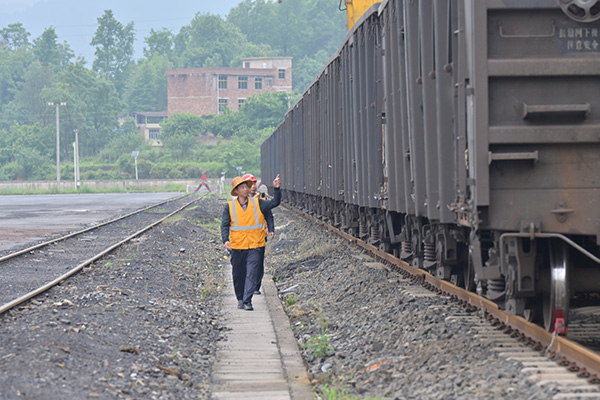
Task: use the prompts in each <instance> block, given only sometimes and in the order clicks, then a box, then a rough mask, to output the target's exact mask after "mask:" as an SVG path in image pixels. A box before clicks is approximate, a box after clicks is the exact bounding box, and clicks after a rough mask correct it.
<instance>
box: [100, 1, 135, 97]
mask: <svg viewBox="0 0 600 400" xmlns="http://www.w3.org/2000/svg"><path fill="white" fill-rule="evenodd" d="M134 41H135V29H134V24H133V22H130V23H128V24H127V25H123V24H122V23H120V22H119V21H117V20H116V19H115V17H114V15H113V12H112V10H105V11H104V14H103V15H102V16H101V17H100V18H98V29H96V33H95V34H94V37H93V38H92V41H91V43H90V44H91V45H92V46H94V47H95V48H96V50H95V52H94V55H95V58H94V63H93V65H92V68H93V70H94V71H96V72H98V73H100V74H101V75H102V76H104V77H107V78H108V79H110V80H111V81H112V82H113V83H114V85H115V87H116V88H117V91H118V92H119V93H121V92H122V90H123V88H124V87H125V82H126V80H127V76H128V72H129V70H130V68H131V65H132V63H133V51H134V49H133V42H134Z"/></svg>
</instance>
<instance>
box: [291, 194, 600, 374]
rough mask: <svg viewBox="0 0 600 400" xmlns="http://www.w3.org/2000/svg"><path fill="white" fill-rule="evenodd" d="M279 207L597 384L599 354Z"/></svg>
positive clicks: (296, 211) (295, 210)
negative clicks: (480, 314) (551, 354)
mask: <svg viewBox="0 0 600 400" xmlns="http://www.w3.org/2000/svg"><path fill="white" fill-rule="evenodd" d="M283 206H284V207H286V208H288V209H290V210H292V211H294V212H295V213H297V214H298V215H300V216H302V217H304V218H306V219H308V220H311V221H314V222H317V223H318V224H319V225H321V226H323V227H325V228H326V229H328V230H329V231H331V232H334V233H336V234H338V235H339V236H341V237H343V238H345V239H347V240H348V241H350V242H352V243H355V244H357V245H358V246H360V247H362V248H363V249H365V250H367V251H368V252H370V253H371V254H373V255H374V256H375V257H377V258H379V259H380V260H382V261H385V262H387V263H388V264H390V265H392V266H393V267H395V268H397V269H399V270H401V271H402V272H403V273H405V274H407V275H410V276H411V277H413V278H414V279H415V280H418V281H421V282H422V283H423V284H424V285H425V286H426V287H428V288H429V289H431V290H435V291H438V292H439V293H442V294H445V295H448V296H451V297H454V298H455V299H457V300H459V301H460V302H462V303H463V304H465V305H469V306H470V307H472V308H475V309H478V310H483V311H484V312H485V313H486V314H487V317H488V319H490V318H491V319H495V320H496V321H498V322H499V323H502V324H504V325H506V326H507V327H510V329H512V330H513V331H514V333H516V334H518V335H522V336H526V337H528V338H530V339H531V340H533V341H534V342H536V344H537V345H539V346H536V347H538V348H543V349H546V350H547V351H550V352H554V353H555V354H557V355H559V356H561V357H564V358H565V359H566V360H567V361H568V362H569V363H570V364H571V367H576V368H579V370H580V371H579V372H580V374H582V376H586V377H587V378H588V379H589V380H590V382H593V383H600V354H598V353H596V352H593V351H591V350H589V349H587V348H585V347H583V346H581V345H580V344H577V343H575V342H573V341H571V340H569V339H566V338H564V337H562V336H556V335H553V334H552V333H550V332H548V331H546V330H545V329H544V328H542V327H540V326H538V325H536V324H534V323H531V322H528V321H527V320H525V319H524V318H522V317H519V316H516V315H509V314H507V313H506V312H505V311H503V310H501V309H500V308H498V305H496V304H495V303H493V302H492V301H490V300H487V299H485V298H483V297H481V296H479V295H478V294H476V293H472V292H469V291H467V290H465V289H463V288H460V287H458V286H455V285H453V284H451V283H450V282H448V281H444V280H441V279H438V278H436V277H434V276H433V275H431V274H430V273H428V272H427V271H424V270H421V269H418V268H414V267H412V266H410V265H408V264H407V263H406V262H404V261H402V260H400V259H399V258H396V257H394V256H393V255H391V254H389V253H385V252H383V251H380V250H379V249H378V248H376V247H375V246H373V245H371V244H368V243H366V242H364V241H362V240H360V239H358V238H356V237H354V236H352V235H349V234H347V233H346V232H343V231H341V230H339V229H337V228H335V227H333V226H331V225H329V224H327V223H325V222H323V221H321V220H319V219H317V218H315V217H313V216H311V215H309V214H307V213H305V212H303V211H302V210H299V209H297V208H295V207H293V206H290V205H289V204H283Z"/></svg>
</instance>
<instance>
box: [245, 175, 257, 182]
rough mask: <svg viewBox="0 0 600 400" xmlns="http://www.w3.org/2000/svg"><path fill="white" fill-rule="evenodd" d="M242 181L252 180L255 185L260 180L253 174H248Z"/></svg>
mask: <svg viewBox="0 0 600 400" xmlns="http://www.w3.org/2000/svg"><path fill="white" fill-rule="evenodd" d="M242 179H243V180H245V181H248V180H250V181H252V182H254V183H256V182H258V180H257V179H256V178H255V177H254V175H252V174H246V175H244V176H242Z"/></svg>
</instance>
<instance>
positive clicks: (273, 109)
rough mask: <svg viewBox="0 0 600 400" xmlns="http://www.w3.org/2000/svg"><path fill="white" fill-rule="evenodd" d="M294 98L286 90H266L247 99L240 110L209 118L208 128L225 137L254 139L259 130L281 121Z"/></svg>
mask: <svg viewBox="0 0 600 400" xmlns="http://www.w3.org/2000/svg"><path fill="white" fill-rule="evenodd" d="M292 100H293V98H292V96H291V94H289V93H286V92H264V93H261V94H260V95H259V96H252V97H250V98H248V99H246V102H245V103H244V104H243V105H242V107H241V108H240V110H239V111H238V112H233V111H230V110H226V111H225V112H224V113H222V114H219V115H215V116H213V117H212V118H210V119H209V120H208V119H207V120H208V121H207V128H208V130H209V131H210V132H212V133H214V134H215V135H219V136H222V137H224V138H230V137H232V136H238V137H244V138H245V139H246V140H250V141H254V140H255V138H256V135H255V133H256V132H257V131H260V130H262V129H265V128H275V127H276V126H277V125H279V123H281V121H282V120H283V117H284V115H285V113H286V111H287V110H288V108H289V105H290V104H291V103H292Z"/></svg>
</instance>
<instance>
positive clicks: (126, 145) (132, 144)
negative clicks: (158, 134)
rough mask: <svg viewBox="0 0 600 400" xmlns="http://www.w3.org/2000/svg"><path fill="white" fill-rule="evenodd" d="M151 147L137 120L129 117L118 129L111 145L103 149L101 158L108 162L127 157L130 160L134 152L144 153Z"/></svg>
mask: <svg viewBox="0 0 600 400" xmlns="http://www.w3.org/2000/svg"><path fill="white" fill-rule="evenodd" d="M149 147H150V145H149V144H148V143H146V141H145V140H144V137H143V136H142V134H141V132H140V130H139V129H138V127H137V124H136V123H135V119H133V118H132V117H128V118H126V119H125V120H124V121H123V125H121V126H120V127H119V128H118V129H117V131H116V132H115V134H114V138H113V139H112V140H111V141H110V143H108V145H106V146H105V147H104V148H103V149H102V151H101V152H100V154H99V158H100V159H101V160H103V161H107V162H116V161H117V159H119V157H121V156H124V155H125V156H127V157H129V159H130V158H131V153H132V152H133V151H140V152H142V153H144V152H145V151H146V150H147V149H148V148H149ZM129 161H131V160H129Z"/></svg>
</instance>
